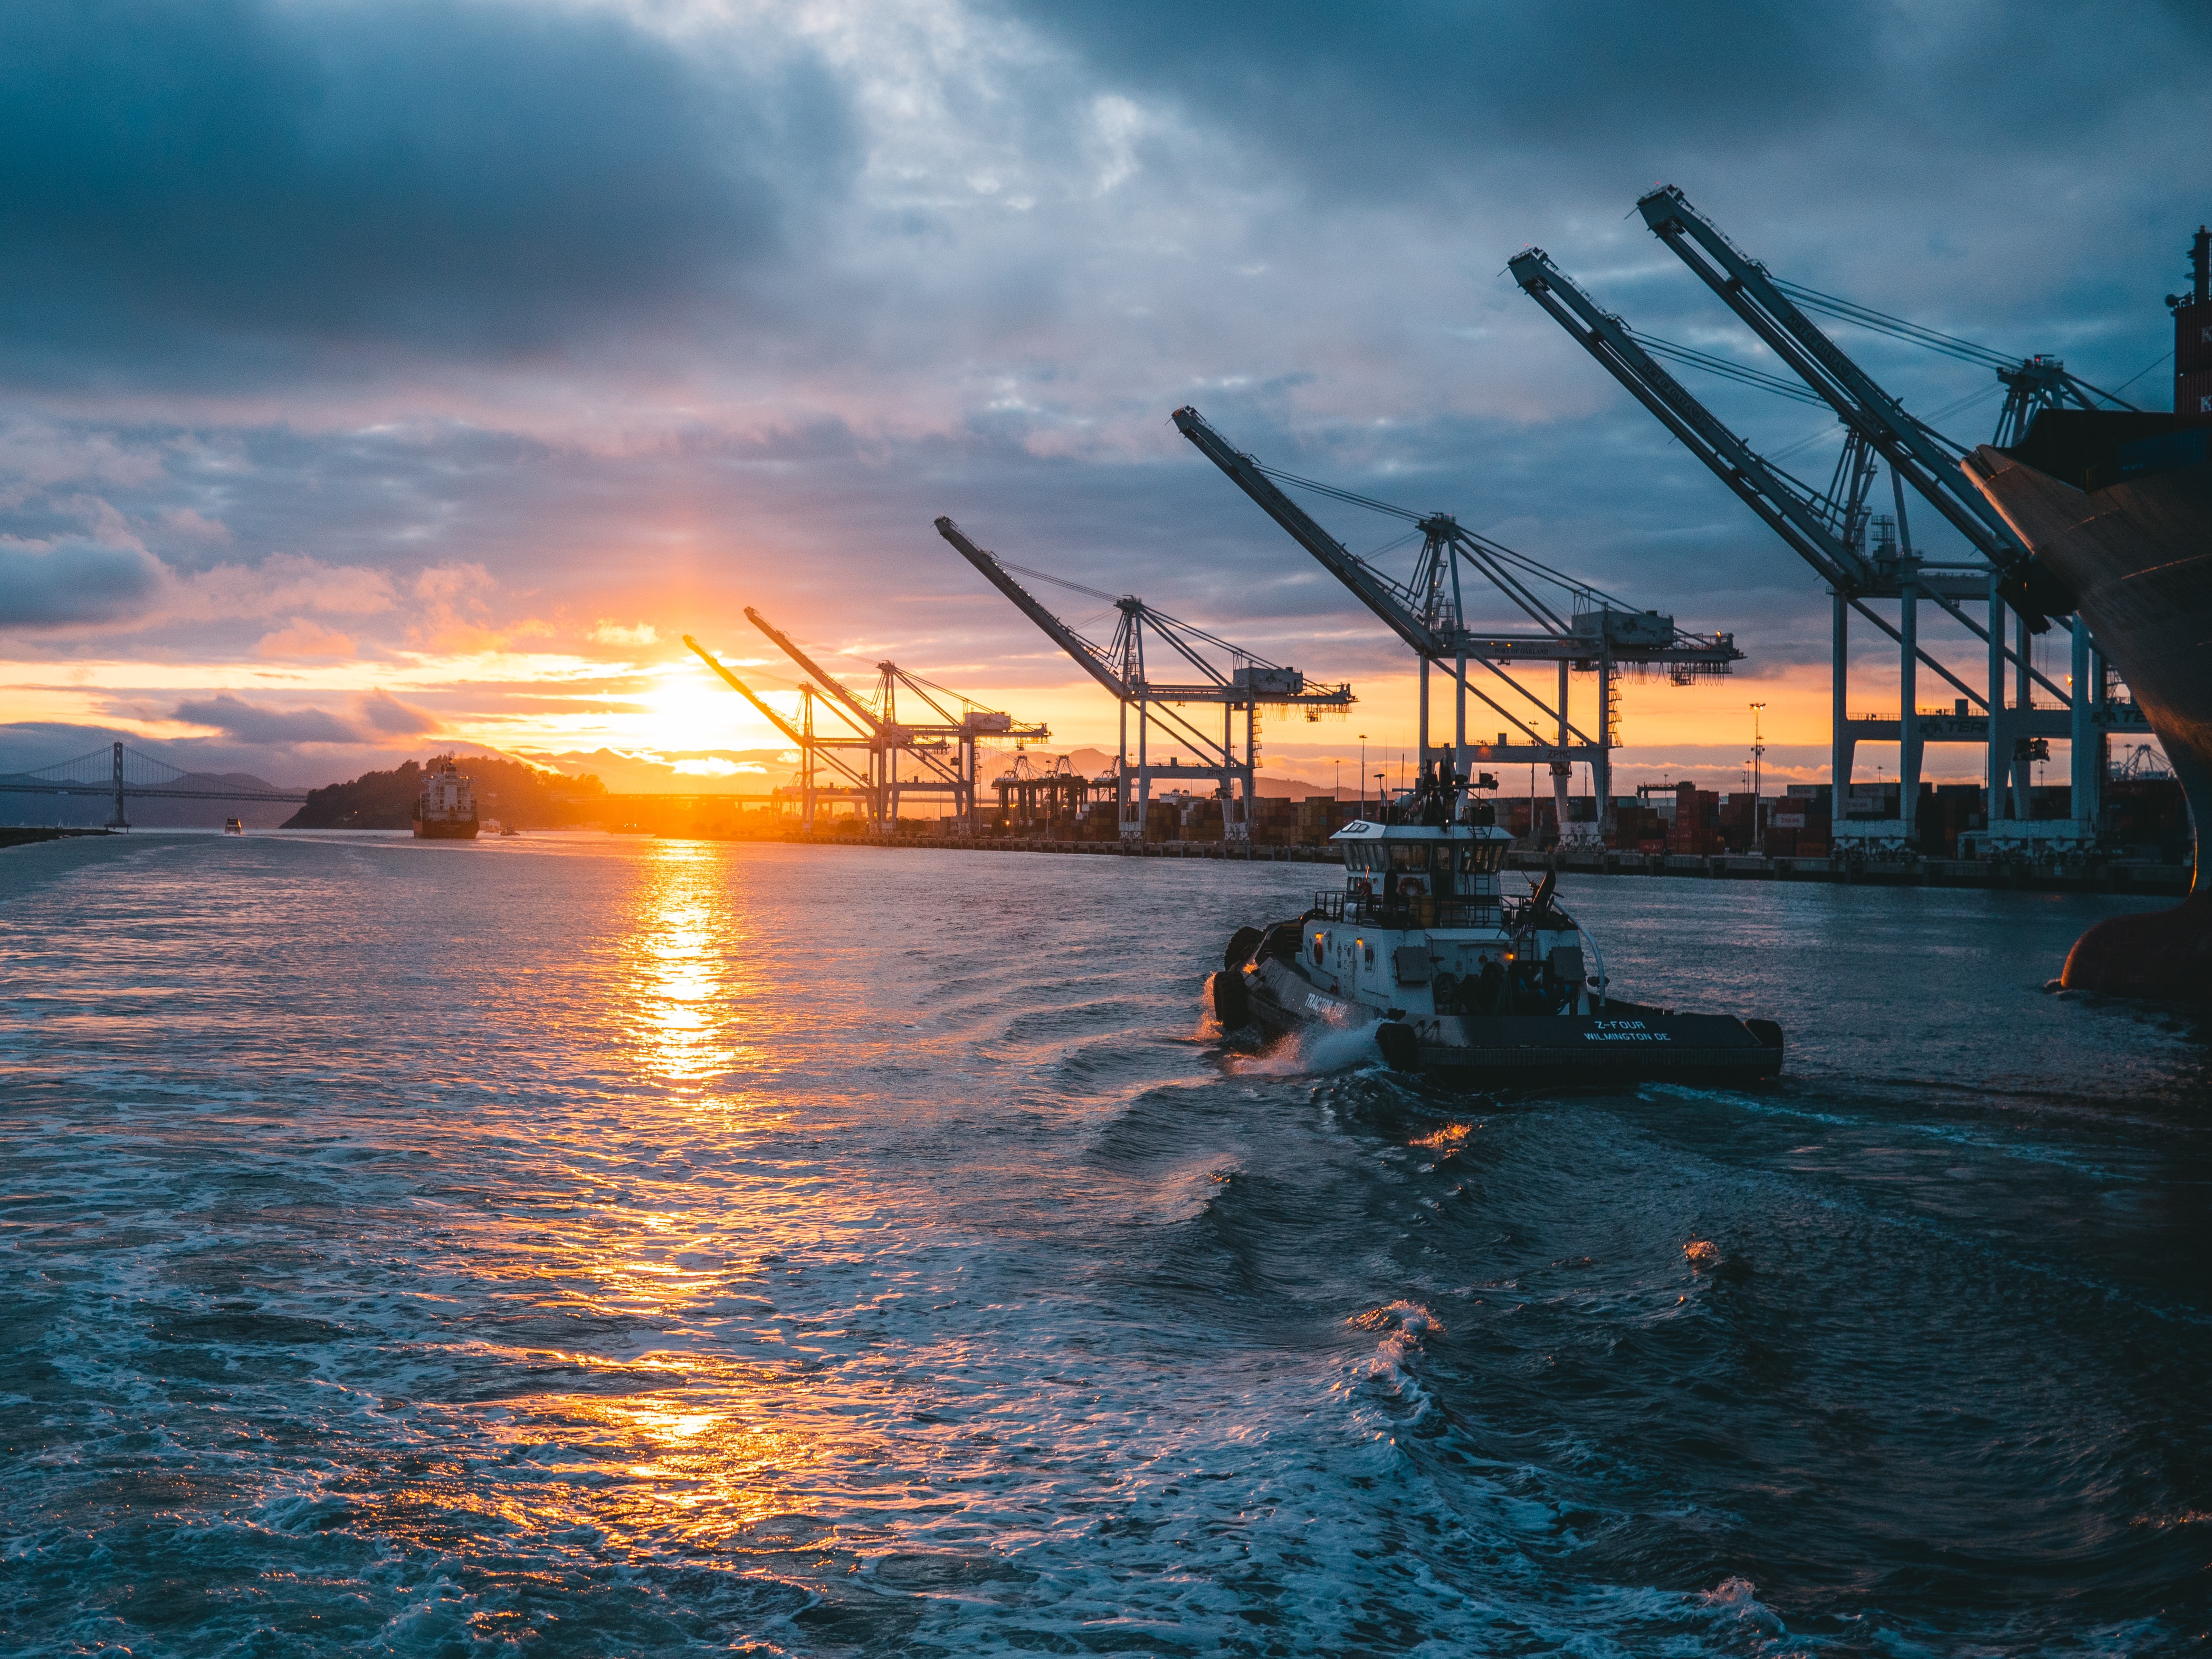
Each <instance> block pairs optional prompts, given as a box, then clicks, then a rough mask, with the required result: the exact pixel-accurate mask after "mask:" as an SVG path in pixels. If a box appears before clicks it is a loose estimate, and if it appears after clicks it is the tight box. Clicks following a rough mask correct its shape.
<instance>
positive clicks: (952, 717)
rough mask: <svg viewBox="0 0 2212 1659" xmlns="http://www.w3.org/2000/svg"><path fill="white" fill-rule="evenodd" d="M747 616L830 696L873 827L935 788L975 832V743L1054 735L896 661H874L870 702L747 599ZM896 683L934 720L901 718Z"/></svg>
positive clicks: (885, 825)
mask: <svg viewBox="0 0 2212 1659" xmlns="http://www.w3.org/2000/svg"><path fill="white" fill-rule="evenodd" d="M745 619H746V620H747V621H748V622H750V623H752V625H753V626H754V627H756V628H757V629H760V631H761V632H762V633H763V634H765V635H768V637H769V639H770V640H771V641H774V642H775V647H776V648H777V649H778V650H780V651H781V652H782V653H784V655H786V656H787V657H789V658H790V659H792V661H793V662H795V663H797V664H798V665H799V667H800V668H802V669H804V670H805V672H806V673H807V675H808V676H809V677H810V678H812V679H813V680H814V682H815V683H816V684H817V685H819V686H820V687H821V688H822V690H823V692H825V693H827V694H828V696H827V701H828V703H829V708H831V709H832V710H833V711H834V712H835V713H836V714H837V715H838V716H839V718H840V719H842V720H844V722H845V723H846V725H847V726H849V727H851V728H852V730H853V732H854V733H855V734H856V736H857V738H859V740H860V744H862V745H864V746H865V747H866V750H867V754H868V770H869V779H870V785H871V787H872V789H873V790H874V792H875V794H874V807H873V811H874V817H875V822H876V827H877V829H878V830H879V831H880V832H881V833H884V834H889V833H890V832H891V831H892V830H893V829H896V827H897V823H898V812H899V801H900V798H901V797H902V795H908V794H924V795H932V794H933V795H950V796H951V798H952V811H953V817H954V818H955V819H956V820H957V822H958V823H959V824H960V825H961V827H962V833H963V834H966V835H973V834H974V833H975V749H976V744H977V743H978V741H979V740H980V739H981V738H1001V739H1005V740H1007V741H1011V742H1012V743H1015V744H1024V743H1039V742H1042V741H1043V740H1044V739H1046V738H1049V737H1050V736H1051V735H1052V732H1051V729H1050V728H1049V727H1048V726H1041V725H1040V726H1024V725H1023V724H1021V723H1020V722H1018V721H1017V720H1015V719H1014V717H1013V716H1012V715H1011V714H1007V713H1006V712H1005V711H1004V710H1003V709H997V708H984V707H983V706H982V705H981V703H978V702H975V700H974V699H972V698H969V697H965V696H961V694H960V693H958V692H957V691H952V690H947V689H946V688H945V687H944V686H941V685H939V684H935V683H934V682H933V681H930V680H926V679H923V678H921V676H920V675H917V674H912V673H909V672H908V671H906V670H905V669H903V668H901V667H900V666H899V665H897V664H896V663H895V662H889V661H885V662H879V663H878V664H877V665H876V674H877V680H876V695H875V697H874V700H873V705H872V706H871V705H870V703H869V702H866V701H864V700H863V699H861V698H860V697H859V696H855V695H854V692H853V691H852V690H850V689H849V688H848V686H847V685H846V684H844V682H842V680H840V679H838V678H836V675H834V674H831V673H829V671H827V670H826V669H824V668H823V666H822V665H820V664H819V663H817V662H816V661H815V660H814V659H812V658H811V657H810V656H808V655H807V654H806V653H805V652H804V651H802V650H800V649H799V647H798V646H797V645H795V644H793V642H792V641H791V639H790V637H789V636H788V635H786V634H784V633H783V632H781V630H780V629H777V628H776V627H775V626H774V625H773V624H772V623H769V620H768V618H767V617H763V616H762V615H761V613H760V612H759V611H756V610H754V609H753V608H752V607H751V606H750V605H747V606H746V607H745ZM902 688H903V689H904V690H906V691H907V692H908V693H909V694H910V695H912V696H915V697H918V698H920V699H921V702H923V703H924V704H925V705H926V706H927V708H929V710H930V712H931V713H932V714H934V715H936V716H937V718H936V719H935V720H925V721H921V722H915V721H912V720H901V719H900V718H899V713H898V694H899V691H900V690H901V689H902ZM939 698H943V699H945V702H939ZM948 702H950V703H957V704H958V705H959V712H958V713H957V714H955V713H954V712H953V711H952V709H951V708H948V707H946V703H948ZM902 757H903V758H905V759H907V760H908V761H910V762H912V763H914V765H913V769H912V770H911V772H910V773H909V775H905V776H902V775H901V773H900V768H899V762H900V760H901V758H902Z"/></svg>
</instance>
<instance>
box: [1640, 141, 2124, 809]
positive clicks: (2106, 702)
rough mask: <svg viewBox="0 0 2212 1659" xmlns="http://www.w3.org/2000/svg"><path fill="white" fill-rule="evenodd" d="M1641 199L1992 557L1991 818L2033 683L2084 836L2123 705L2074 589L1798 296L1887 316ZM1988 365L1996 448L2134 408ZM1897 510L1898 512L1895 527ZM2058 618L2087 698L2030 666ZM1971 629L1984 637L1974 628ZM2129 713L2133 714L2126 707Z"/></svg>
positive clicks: (2083, 384)
mask: <svg viewBox="0 0 2212 1659" xmlns="http://www.w3.org/2000/svg"><path fill="white" fill-rule="evenodd" d="M1636 205H1637V210H1638V212H1640V213H1641V214H1642V215H1643V216H1644V222H1645V223H1646V224H1647V225H1649V226H1650V228H1651V229H1652V230H1653V232H1654V233H1655V234H1657V236H1658V237H1659V239H1660V240H1662V241H1663V242H1665V243H1666V244H1667V246H1668V247H1669V248H1670V249H1672V250H1673V251H1674V255H1675V257H1676V258H1680V260H1681V261H1682V263H1683V264H1686V265H1687V266H1688V267H1689V268H1690V270H1692V272H1693V273H1694V274H1695V275H1696V276H1697V277H1698V278H1699V281H1701V282H1703V283H1705V286H1706V287H1708V288H1710V289H1712V290H1713V292H1714V293H1715V294H1717V295H1719V296H1720V298H1721V300H1722V301H1723V303H1725V304H1726V305H1727V306H1728V307H1729V309H1730V310H1731V311H1733V312H1735V313H1736V315H1737V316H1739V317H1740V318H1741V319H1743V320H1744V321H1745V322H1746V323H1747V324H1748V325H1750V327H1751V328H1752V330H1753V332H1754V333H1756V334H1757V335H1758V336H1759V338H1760V339H1761V340H1762V341H1764V342H1765V343H1766V344H1767V345H1768V346H1769V347H1770V348H1771V349H1773V350H1774V351H1775V353H1776V355H1777V356H1780V357H1781V358H1782V359H1783V361H1784V362H1786V363H1787V364H1788V365H1789V366H1790V368H1791V369H1792V370H1793V371H1794V372H1795V373H1796V374H1797V375H1798V377H1799V378H1800V379H1801V380H1803V381H1804V382H1805V384H1806V385H1807V386H1810V387H1812V389H1813V390H1814V391H1815V392H1818V393H1820V396H1821V398H1824V399H1825V400H1826V402H1827V403H1828V404H1830V406H1831V407H1832V408H1833V409H1834V410H1836V412H1837V414H1838V416H1841V417H1842V418H1843V419H1844V422H1846V424H1848V425H1850V426H1852V427H1853V428H1855V429H1857V430H1860V431H1863V433H1864V434H1865V435H1866V439H1867V441H1869V443H1871V444H1873V445H1874V446H1875V447H1876V448H1877V449H1879V450H1880V451H1881V454H1882V456H1883V459H1886V460H1887V461H1888V462H1889V463H1890V465H1891V467H1892V469H1893V472H1894V471H1898V470H1899V469H1900V468H1901V469H1902V476H1903V477H1904V479H1905V482H1906V483H1910V484H1911V485H1912V486H1913V488H1914V489H1917V491H1919V492H1920V494H1921V495H1923V497H1925V498H1926V499H1927V500H1928V501H1929V502H1931V503H1932V504H1933V505H1934V506H1935V507H1936V510H1937V511H1938V512H1940V513H1942V515H1943V516H1944V518H1945V519H1946V520H1949V521H1950V523H1952V524H1953V525H1954V526H1955V527H1956V528H1957V529H1958V530H1959V532H1960V534H1962V535H1964V536H1965V537H1966V540H1967V542H1968V543H1969V544H1970V545H1972V547H1973V548H1974V550H1975V551H1976V552H1978V553H1979V554H1980V555H1981V556H1982V557H1983V558H1984V559H1985V560H1987V561H1988V562H1989V565H1990V569H1991V572H1992V580H1991V584H1990V626H1989V628H1988V629H1987V630H1986V634H1985V638H1986V641H1987V643H1988V645H1989V647H1990V663H1989V667H1990V699H1989V702H1990V708H1991V710H1992V711H1993V714H1994V715H1995V717H1994V718H1992V720H1990V753H1989V774H1990V818H1991V819H1992V820H1995V819H1996V817H1998V811H1997V794H1998V790H1999V787H2000V780H2001V779H2002V778H2003V776H2004V775H2005V774H2006V771H2007V770H2008V769H2009V770H2010V773H2011V775H2012V782H2013V814H2014V817H2015V818H2023V819H2024V818H2026V817H2027V816H2028V805H2027V801H2028V784H2029V763H2028V757H2029V755H2030V754H2031V752H2032V745H2033V743H2034V742H2035V741H2036V737H2037V734H2034V733H2031V732H2027V731H2025V730H2024V729H2022V728H2021V720H2023V718H2025V717H2027V716H2028V715H2030V714H2032V713H2033V706H2032V705H2033V692H2032V691H2031V690H2030V689H2029V688H2030V683H2031V680H2034V681H2037V682H2039V683H2041V684H2045V686H2046V687H2049V689H2051V692H2052V695H2054V696H2057V698H2058V701H2059V706H2060V707H2061V708H2063V709H2066V710H2067V711H2068V712H2069V714H2071V716H2072V718H2071V719H2070V720H2069V721H2068V722H2067V732H2066V733H2065V735H2066V736H2067V737H2068V738H2069V742H2070V744H2071V746H2072V783H2073V788H2072V791H2071V793H2072V799H2073V812H2074V817H2075V821H2076V823H2077V824H2078V825H2079V826H2081V829H2080V833H2081V834H2083V835H2084V836H2087V835H2088V834H2090V833H2092V831H2093V821H2094V818H2095V815H2096V805H2095V803H2096V795H2097V793H2098V790H2099V786H2100V784H2101V783H2102V781H2103V777H2104V770H2105V765H2104V753H2105V729H2106V726H2108V725H2109V724H2111V722H2112V719H2113V717H2114V716H2115V714H2117V713H2118V708H2117V705H2115V704H2113V703H2112V701H2111V699H2110V697H2109V696H2108V693H2107V688H2106V681H2107V675H2106V668H2105V664H2104V660H2103V653H2101V652H2099V651H2097V650H2096V648H2095V646H2094V643H2093V641H2091V639H2090V638H2089V634H2088V629H2087V627H2086V626H2084V625H2082V624H2081V623H2080V621H2079V619H2078V618H2069V617H2067V616H2066V613H2067V612H2069V611H2072V609H2073V608H2074V601H2073V596H2072V595H2071V594H2069V593H2068V592H2066V591H2065V589H2064V587H2063V586H2062V585H2061V584H2059V583H2058V582H2057V581H2056V580H2054V579H2053V578H2052V577H2051V574H2050V573H2049V572H2048V571H2046V570H2045V569H2044V568H2043V567H2042V566H2041V565H2039V564H2038V563H2037V562H2035V560H2034V558H2033V556H2032V555H2030V554H2029V553H2028V551H2027V550H2026V549H2025V548H2024V547H2022V546H2021V544H2020V541H2019V538H2017V537H2015V535H2014V534H2013V532H2012V530H2011V527H2010V526H2008V525H2007V524H2006V523H2005V522H2004V520H2003V519H2002V517H2001V516H2000V515H1999V514H1998V513H1997V511H1996V507H1993V506H1991V505H1990V502H1989V501H1988V500H1987V499H1986V498H1985V497H1984V495H1982V494H1981V492H1980V491H1979V490H1977V489H1974V488H1973V487H1972V485H1971V484H1969V483H1967V482H1966V475H1965V473H1964V472H1963V471H1961V470H1960V466H1959V460H1958V458H1959V457H1960V455H1961V454H1962V453H1964V450H1963V448H1962V447H1961V446H1960V445H1958V444H1955V443H1954V442H1952V441H1950V440H1949V439H1948V438H1946V437H1945V436H1943V435H1942V434H1941V433H1939V432H1937V431H1936V430H1935V428H1932V427H1930V426H1929V425H1927V424H1926V423H1925V422H1921V421H1919V420H1917V419H1916V418H1914V417H1913V416H1911V415H1909V414H1907V413H1906V412H1905V406H1904V405H1903V404H1900V403H1899V401H1898V400H1897V399H1896V398H1893V397H1891V396H1890V395H1889V394H1888V393H1887V392H1885V391H1884V390H1883V389H1882V388H1881V386H1880V385H1879V384H1878V383H1876V381H1875V379H1874V377H1873V376H1871V375H1869V374H1867V373H1866V372H1865V371H1864V370H1863V369H1862V368H1859V367H1858V365H1857V364H1856V363H1854V362H1852V361H1851V360H1850V357H1849V356H1846V355H1845V354H1844V352H1843V351H1842V350H1841V349H1839V348H1838V346H1837V345H1836V344H1835V343H1834V342H1833V341H1832V340H1830V339H1829V338H1828V337H1827V336H1826V334H1825V333H1823V332H1822V331H1820V329H1819V328H1818V327H1816V326H1815V325H1814V324H1813V322H1812V321H1811V319H1808V317H1806V315H1805V314H1804V313H1803V311H1802V310H1801V309H1800V308H1799V305H1798V303H1797V302H1800V301H1802V302H1803V303H1804V304H1807V305H1811V306H1814V307H1817V308H1819V309H1821V310H1824V311H1826V312H1828V313H1831V314H1832V315H1836V316H1839V317H1844V318H1845V319H1849V320H1853V321H1858V322H1863V323H1870V324H1873V325H1883V324H1892V325H1893V324H1894V323H1895V321H1896V319H1890V318H1886V317H1883V316H1882V314H1881V313H1878V312H1870V311H1869V310H1868V309H1867V308H1865V307H1855V306H1851V305H1850V304H1849V303H1848V302H1845V301H1837V300H1835V299H1833V298H1832V296H1830V295H1823V294H1820V293H1818V292H1817V291H1815V290H1814V289H1807V288H1803V287H1801V286H1799V285H1798V284H1796V283H1785V282H1782V281H1780V280H1778V279H1777V278H1775V277H1774V276H1771V275H1770V274H1769V272H1768V271H1767V270H1766V268H1765V266H1764V265H1761V264H1759V263H1758V262H1757V261H1755V260H1753V259H1750V258H1747V257H1746V256H1745V255H1744V254H1743V253H1742V252H1741V251H1740V250H1739V249H1737V248H1736V246H1735V244H1734V243H1732V242H1730V241H1729V239H1728V238H1727V237H1726V236H1725V235H1723V234H1722V233H1721V231H1720V229H1719V228H1718V227H1717V226H1716V225H1714V224H1713V222H1711V220H1710V219H1707V218H1706V217H1705V216H1703V215H1702V214H1700V213H1699V212H1698V210H1696V209H1695V208H1693V207H1692V206H1691V205H1690V203H1689V199H1688V197H1686V196H1684V195H1683V193H1682V192H1681V191H1680V190H1678V189H1676V188H1675V187H1674V185H1662V186H1661V187H1660V188H1658V189H1656V190H1654V191H1650V192H1649V193H1648V194H1646V195H1645V196H1644V197H1642V198H1641V199H1640V200H1639V201H1638V203H1637V204H1636ZM1892 331H1896V330H1895V329H1893V330H1892ZM1904 332H1905V337H1909V338H1910V337H1917V338H1918V339H1919V340H1920V342H1921V343H1930V339H1931V337H1933V339H1935V340H1939V341H1942V342H1944V343H1948V344H1950V345H1952V346H1956V345H1960V344H1963V342H1956V341H1951V340H1950V338H1949V337H1948V336H1935V335H1934V331H1932V330H1925V329H1914V328H1911V326H1910V325H1907V327H1906V329H1905V331H1904ZM1982 361H1983V362H1984V367H1989V368H1994V369H1995V370H1996V375H1997V379H1998V380H2000V381H2001V382H2002V384H2003V386H2004V387H2005V406H2004V410H2003V411H2002V413H2001V414H2000V415H1999V416H1998V420H1997V435H1996V440H1995V441H1996V442H1997V443H1999V444H2003V443H2006V442H2008V441H2011V442H2017V441H2019V439H2020V438H2021V437H2022V436H2024V435H2025V434H2026V431H2027V426H2028V424H2029V423H2030V422H2032V421H2033V418H2034V416H2035V415H2036V414H2037V413H2038V412H2039V410H2042V409H2044V408H2055V407H2063V406H2064V405H2065V404H2069V403H2070V404H2074V405H2075V406H2076V407H2080V408H2085V409H2086V408H2093V407H2095V406H2096V405H2097V404H2098V403H2100V402H2101V403H2105V404H2112V405H2113V406H2115V407H2118V408H2120V409H2127V408H2129V407H2130V404H2126V403H2124V402H2123V401H2122V400H2121V399H2120V398H2116V397H2114V396H2113V395H2112V393H2110V392H2102V391H2100V390H2099V389H2098V388H2097V387H2095V386H2091V385H2089V384H2088V382H2087V381H2086V380H2081V378H2080V377H2079V376H2077V375H2075V374H2069V373H2068V372H2067V371H2066V368H2065V365H2064V364H2063V362H2060V361H2059V360H2057V359H2056V358H2050V357H2040V356H2038V357H2029V358H2026V359H2023V360H2021V361H2019V362H2010V361H2009V360H2007V359H2005V358H2003V357H2002V356H2001V354H1997V353H1994V352H1984V354H1983V359H1982ZM1902 518H1903V513H1902V507H1900V509H1899V521H1900V524H1901V523H1902ZM1907 551H1908V554H1909V551H1910V549H1909V547H1908V549H1907ZM2006 606H2009V607H2011V609H2012V613H2013V617H2014V623H2015V627H2014V635H2015V637H2014V648H2013V650H2011V651H2010V652H2006V651H2004V650H2003V648H2002V635H2003V632H2004V621H2005V614H2004V607H2006ZM1907 608H1908V609H1909V608H1910V606H1908V607H1907ZM2053 620H2057V621H2059V622H2060V623H2061V625H2062V626H2064V627H2066V628H2067V629H2068V631H2069V634H2070V635H2071V636H2072V641H2071V642H2072V647H2073V648H2072V657H2073V661H2072V664H2071V668H2072V676H2071V684H2073V685H2075V686H2077V687H2081V688H2082V690H2083V691H2084V693H2085V695H2083V696H2078V697H2076V696H2071V695H2070V694H2069V693H2066V692H2061V691H2058V690H2057V688H2056V687H2050V683H2049V682H2048V681H2045V680H2042V679H2041V677H2040V676H2038V675H2034V674H2033V671H2032V670H2031V668H2030V667H2029V662H2028V648H2027V635H2029V634H2030V633H2031V632H2033V633H2042V632H2044V631H2045V629H2048V628H2049V627H2050V626H2051V622H2052V621H2053ZM1974 631H1975V632H1976V633H1978V634H1980V633H1984V630H1983V629H1975V630H1974ZM2007 657H2009V658H2010V659H2012V662H2013V668H2014V681H2015V684H2014V702H2013V708H2012V710H2011V711H2010V712H2009V713H2008V714H2007V713H2002V712H1998V711H2002V706H2003V703H2004V695H2003V684H2002V675H2003V671H2004V663H2005V659H2006V658H2007ZM2129 712H2130V713H2132V712H2133V709H2132V706H2130V710H2129ZM1916 778H1917V774H1916ZM1901 800H1902V796H1901V795H1900V801H1901Z"/></svg>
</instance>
